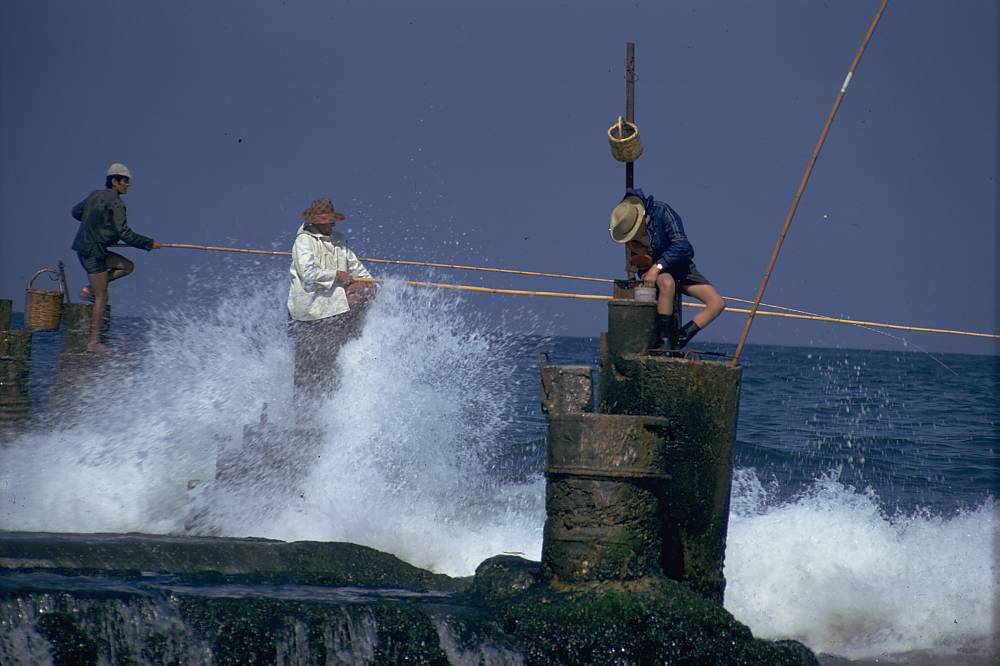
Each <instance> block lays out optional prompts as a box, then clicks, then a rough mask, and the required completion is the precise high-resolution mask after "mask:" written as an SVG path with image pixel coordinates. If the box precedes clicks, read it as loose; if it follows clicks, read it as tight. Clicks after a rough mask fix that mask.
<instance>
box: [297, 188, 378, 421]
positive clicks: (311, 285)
mask: <svg viewBox="0 0 1000 666" xmlns="http://www.w3.org/2000/svg"><path fill="white" fill-rule="evenodd" d="M344 219H346V216H345V215H343V214H342V213H338V212H337V211H336V210H335V209H334V207H333V203H332V202H331V201H330V200H329V199H327V198H322V199H317V200H316V201H314V202H313V203H312V205H311V206H310V207H309V208H307V209H306V210H304V211H303V212H302V226H300V227H299V230H298V233H296V235H295V243H294V244H293V245H292V266H291V276H292V283H291V286H290V287H289V289H288V316H289V326H288V328H289V333H290V334H291V337H292V340H293V342H294V343H295V393H296V396H297V399H298V401H301V400H303V399H319V398H321V397H322V395H323V394H324V393H326V392H329V391H332V390H333V389H335V388H336V386H337V377H336V368H335V365H336V360H337V353H338V352H339V351H340V348H341V347H342V346H343V344H344V343H345V342H347V341H348V340H349V339H350V338H351V337H352V336H354V335H356V334H357V333H358V331H359V329H360V325H361V321H360V316H361V314H363V307H364V303H365V301H366V298H365V296H368V295H370V293H369V292H366V291H365V288H366V287H374V283H371V282H364V283H356V284H355V285H354V286H353V287H352V286H351V283H352V282H353V281H354V279H355V278H365V279H367V280H371V274H370V273H369V272H368V270H367V269H366V268H365V267H364V264H362V263H361V261H360V260H359V259H358V257H357V255H355V254H354V252H352V251H351V250H350V249H349V248H348V247H347V240H346V239H345V238H344V235H343V234H341V233H339V232H337V231H334V229H333V227H334V225H335V224H336V223H337V222H340V221H342V220H344ZM358 288H360V290H359V289H358ZM359 291H360V292H361V295H362V297H361V298H357V297H356V294H357V293H358V292H359ZM348 292H351V293H350V294H349V293H348ZM352 303H353V304H354V307H352Z"/></svg>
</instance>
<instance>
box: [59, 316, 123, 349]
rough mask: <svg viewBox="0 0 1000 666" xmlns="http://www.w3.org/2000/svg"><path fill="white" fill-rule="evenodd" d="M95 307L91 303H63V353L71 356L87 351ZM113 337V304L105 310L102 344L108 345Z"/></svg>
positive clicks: (102, 323)
mask: <svg viewBox="0 0 1000 666" xmlns="http://www.w3.org/2000/svg"><path fill="white" fill-rule="evenodd" d="M93 312H94V306H93V305H90V304H89V303H63V310H62V325H61V327H60V328H61V330H62V335H63V351H64V352H66V353H70V354H75V353H80V352H85V351H87V341H88V340H89V339H90V322H91V317H92V316H93ZM110 336H111V304H110V303H108V305H107V307H106V308H105V309H104V319H103V321H102V322H101V335H100V338H101V342H103V343H105V344H107V342H108V340H109V338H110Z"/></svg>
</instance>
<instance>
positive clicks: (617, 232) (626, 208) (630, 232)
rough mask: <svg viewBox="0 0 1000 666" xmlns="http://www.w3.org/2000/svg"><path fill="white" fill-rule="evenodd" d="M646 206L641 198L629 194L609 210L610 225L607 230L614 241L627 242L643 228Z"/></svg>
mask: <svg viewBox="0 0 1000 666" xmlns="http://www.w3.org/2000/svg"><path fill="white" fill-rule="evenodd" d="M645 221H646V207H645V206H644V205H643V204H642V199H640V198H639V197H636V196H632V195H629V196H627V197H625V198H624V199H622V202H621V203H620V204H618V205H617V206H615V209H614V210H613V211H611V226H610V227H609V228H608V232H609V233H610V234H611V240H613V241H614V242H616V243H627V242H629V241H630V240H632V239H633V238H635V237H636V236H637V235H639V232H641V231H642V230H643V228H645V226H646V225H645Z"/></svg>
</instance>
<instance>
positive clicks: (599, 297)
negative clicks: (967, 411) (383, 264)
mask: <svg viewBox="0 0 1000 666" xmlns="http://www.w3.org/2000/svg"><path fill="white" fill-rule="evenodd" d="M355 281H357V282H376V283H378V282H381V280H377V279H374V278H356V280H355ZM401 282H402V283H403V284H408V285H410V286H413V287H432V288H435V289H454V290H458V291H476V292H480V293H486V294H507V295H511V296H547V297H552V298H575V299H581V300H590V301H610V300H612V299H613V298H614V297H613V296H605V295H603V294H567V293H564V292H560V291H529V290H527V289H498V288H495V287H476V286H473V285H468V284H450V283H446V282H420V281H418V280H401ZM723 298H726V297H725V296H724V297H723ZM681 305H683V306H684V307H686V308H704V307H705V304H704V303H689V302H686V301H685V302H683V303H681ZM771 307H777V306H771ZM725 312H730V313H733V314H749V313H750V312H751V311H750V310H747V309H746V308H729V307H727V308H726V309H725ZM757 314H759V315H760V316H762V317H784V318H786V319H802V320H806V321H822V322H827V323H830V324H847V325H850V326H864V327H877V328H890V329H894V330H899V331H919V332H922V333H948V334H951V335H968V336H972V337H979V338H991V339H994V340H1000V335H997V334H995V333H979V332H976V331H957V330H953V329H947V328H928V327H925V326H906V325H903V324H887V323H884V322H878V321H863V320H860V319H845V318H842V317H828V316H826V315H818V314H807V313H801V314H797V313H794V312H774V311H771V310H758V311H757Z"/></svg>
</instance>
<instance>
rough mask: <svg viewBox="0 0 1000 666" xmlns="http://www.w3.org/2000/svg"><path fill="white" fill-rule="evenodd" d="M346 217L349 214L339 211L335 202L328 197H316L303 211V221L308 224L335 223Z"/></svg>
mask: <svg viewBox="0 0 1000 666" xmlns="http://www.w3.org/2000/svg"><path fill="white" fill-rule="evenodd" d="M346 219H347V216H346V215H344V214H343V213H338V212H337V211H336V209H335V208H334V207H333V202H332V201H330V200H329V199H328V198H326V197H322V198H320V199H316V200H315V201H313V202H312V205H311V206H309V208H306V209H305V210H304V211H302V221H303V222H305V223H306V224H333V223H334V222H340V221H341V220H346Z"/></svg>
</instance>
